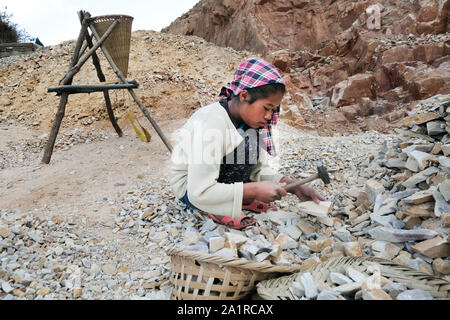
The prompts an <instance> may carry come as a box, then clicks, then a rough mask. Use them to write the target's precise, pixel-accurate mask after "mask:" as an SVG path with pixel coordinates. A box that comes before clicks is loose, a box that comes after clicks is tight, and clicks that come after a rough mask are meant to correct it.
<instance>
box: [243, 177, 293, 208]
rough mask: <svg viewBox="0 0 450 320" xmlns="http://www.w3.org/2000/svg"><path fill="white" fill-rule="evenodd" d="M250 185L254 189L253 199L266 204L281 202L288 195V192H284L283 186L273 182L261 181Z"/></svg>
mask: <svg viewBox="0 0 450 320" xmlns="http://www.w3.org/2000/svg"><path fill="white" fill-rule="evenodd" d="M250 184H251V185H252V187H253V198H254V199H255V200H259V201H262V202H265V203H270V202H273V201H275V200H280V199H281V198H282V197H284V196H285V195H286V194H287V192H286V190H284V189H283V188H282V186H280V185H279V184H277V183H273V182H271V181H261V182H254V183H250ZM250 184H249V185H250ZM244 186H245V185H244Z"/></svg>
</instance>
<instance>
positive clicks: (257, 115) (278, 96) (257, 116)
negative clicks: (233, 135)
mask: <svg viewBox="0 0 450 320" xmlns="http://www.w3.org/2000/svg"><path fill="white" fill-rule="evenodd" d="M240 96H241V97H240V99H241V103H242V107H241V109H240V116H241V119H242V120H243V121H244V122H245V123H246V124H247V125H248V126H249V127H251V128H253V129H258V128H261V127H264V125H265V124H266V123H267V121H269V120H270V119H272V115H273V113H274V112H275V111H276V110H277V108H278V106H279V105H280V104H281V100H282V99H283V94H282V93H281V92H277V93H275V94H273V95H271V96H269V97H268V98H266V99H258V100H256V101H255V102H253V103H252V104H249V103H248V102H246V101H249V99H250V95H249V94H248V92H247V91H246V90H244V91H242V92H241V95H240Z"/></svg>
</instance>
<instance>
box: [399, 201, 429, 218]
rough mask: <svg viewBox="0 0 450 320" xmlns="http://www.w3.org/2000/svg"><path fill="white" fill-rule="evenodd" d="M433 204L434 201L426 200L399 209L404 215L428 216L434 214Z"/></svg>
mask: <svg viewBox="0 0 450 320" xmlns="http://www.w3.org/2000/svg"><path fill="white" fill-rule="evenodd" d="M434 206H435V203H434V202H427V203H422V204H419V205H413V206H409V207H404V208H402V209H401V210H399V211H400V212H401V213H402V214H404V215H406V216H411V217H422V218H428V217H433V216H434Z"/></svg>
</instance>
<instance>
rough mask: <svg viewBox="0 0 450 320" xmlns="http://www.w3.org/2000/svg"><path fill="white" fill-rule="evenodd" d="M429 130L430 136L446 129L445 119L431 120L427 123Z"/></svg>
mask: <svg viewBox="0 0 450 320" xmlns="http://www.w3.org/2000/svg"><path fill="white" fill-rule="evenodd" d="M427 132H428V135H429V136H435V135H438V134H441V133H444V132H446V131H445V121H430V122H428V123H427Z"/></svg>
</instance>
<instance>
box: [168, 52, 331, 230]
mask: <svg viewBox="0 0 450 320" xmlns="http://www.w3.org/2000/svg"><path fill="white" fill-rule="evenodd" d="M285 90H286V87H285V82H284V81H283V79H282V78H281V76H280V74H279V72H278V71H277V70H276V68H275V67H274V66H273V65H272V64H270V63H268V62H266V61H264V60H262V59H257V58H251V59H248V60H246V61H244V62H243V63H242V64H241V65H240V66H239V68H238V69H237V71H236V73H235V75H234V80H233V81H232V82H231V83H229V84H228V85H227V86H226V87H223V88H222V90H221V93H220V101H219V102H216V103H213V104H211V105H209V106H206V107H203V108H200V109H199V110H197V111H196V112H195V113H194V114H193V115H192V117H191V118H190V119H189V120H188V121H187V123H186V125H185V126H184V127H183V129H182V130H181V132H180V134H179V137H178V142H177V144H176V145H175V147H174V150H173V153H172V157H171V165H170V184H171V186H172V189H173V191H174V193H175V195H176V196H177V198H178V199H180V200H181V201H182V202H183V203H184V204H186V205H187V206H189V207H191V208H194V209H198V210H201V211H205V212H209V214H208V216H209V217H210V218H212V219H213V220H214V221H216V222H217V223H221V224H224V225H226V226H228V227H230V228H233V229H243V228H245V227H247V226H250V225H253V224H255V223H256V220H255V219H254V218H252V217H249V216H246V215H244V214H243V213H242V210H243V209H245V210H250V211H253V212H265V211H267V210H268V209H269V208H270V207H271V206H270V203H271V202H272V201H275V200H280V199H281V197H283V196H285V195H286V191H285V190H284V189H283V188H282V187H283V186H284V185H286V184H289V183H291V182H293V180H291V179H289V178H288V177H284V176H283V175H280V174H277V173H276V172H275V171H274V170H272V169H271V168H270V166H269V165H268V163H267V156H268V154H270V155H271V156H275V155H276V153H275V146H274V144H273V140H272V132H271V128H272V126H273V125H275V124H276V123H277V121H278V114H279V112H280V103H281V100H282V99H283V96H284V93H285ZM290 192H291V193H293V194H295V195H297V197H298V198H299V199H300V201H306V200H313V201H315V202H316V203H318V202H319V201H324V200H325V199H324V198H323V197H322V196H321V195H319V194H318V193H317V192H315V191H314V190H313V189H312V188H310V187H308V186H305V185H302V186H298V187H297V188H295V189H293V190H291V191H290ZM274 209H276V208H274Z"/></svg>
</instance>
